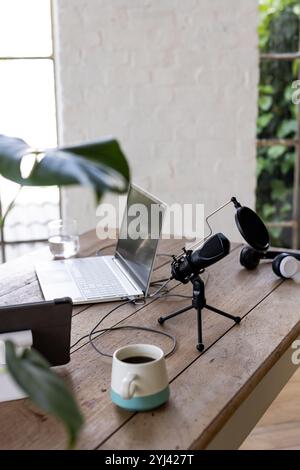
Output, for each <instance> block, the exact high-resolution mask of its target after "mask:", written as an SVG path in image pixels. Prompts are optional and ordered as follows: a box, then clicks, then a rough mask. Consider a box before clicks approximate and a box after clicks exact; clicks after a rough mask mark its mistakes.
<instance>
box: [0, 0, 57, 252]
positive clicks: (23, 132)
mask: <svg viewBox="0 0 300 470" xmlns="http://www.w3.org/2000/svg"><path fill="white" fill-rule="evenodd" d="M54 65H55V64H54V57H53V44H52V23H51V1H50V0H26V1H24V0H0V133H1V134H7V135H11V136H16V137H21V138H23V139H24V140H25V141H26V142H27V143H28V144H30V145H31V146H32V147H35V148H36V147H37V148H44V147H53V146H56V144H57V132H56V107H55V82H54ZM17 191H18V185H17V184H15V183H12V182H10V181H7V180H5V179H4V178H2V177H1V179H0V211H1V212H2V213H3V212H4V211H5V209H6V207H7V206H8V204H9V203H10V201H11V200H12V199H13V198H14V196H15V194H16V193H17ZM57 217H59V190H58V188H29V187H25V188H22V190H21V192H20V194H19V196H18V198H17V200H16V203H15V206H14V208H13V210H12V211H11V213H10V214H9V216H8V217H7V219H6V223H5V227H4V230H2V234H1V235H2V237H1V238H2V244H1V255H2V261H5V260H6V259H10V258H12V257H15V256H18V255H20V254H21V253H23V252H24V251H26V250H28V249H32V247H33V245H34V246H36V245H37V244H39V243H41V241H42V240H45V239H46V238H47V222H48V221H49V220H51V219H53V218H57ZM33 241H38V242H39V243H37V242H35V243H34V244H33Z"/></svg>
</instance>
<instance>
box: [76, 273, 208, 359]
mask: <svg viewBox="0 0 300 470" xmlns="http://www.w3.org/2000/svg"><path fill="white" fill-rule="evenodd" d="M208 279H209V273H207V278H206V280H205V285H206V284H207V282H208ZM166 280H167V281H168V282H169V279H166ZM157 282H158V281H157ZM168 282H167V283H168ZM167 283H166V284H167ZM166 284H163V285H162V286H161V287H160V288H159V289H158V291H156V293H154V294H152V295H153V296H154V295H155V296H157V298H158V299H160V298H164V297H180V298H184V299H190V298H191V296H190V295H184V294H170V292H169V290H166V291H165V292H162V293H160V294H159V291H160V290H161V289H162V288H163V287H165V286H166ZM149 297H151V296H149ZM129 303H133V304H134V305H141V304H145V303H146V299H141V301H138V300H135V299H128V300H126V301H125V302H122V303H121V304H118V305H117V306H116V307H114V308H113V309H112V310H110V311H109V312H107V313H106V314H105V315H104V317H103V318H101V320H100V321H99V322H98V323H97V324H96V325H95V326H94V328H93V329H92V330H91V332H90V333H89V334H86V335H84V336H82V337H81V338H79V339H78V340H77V341H76V342H75V343H74V344H72V345H71V349H73V348H74V347H75V346H77V345H78V344H79V343H81V341H83V340H84V339H86V338H88V339H89V342H90V344H91V346H92V347H93V348H94V349H95V350H96V351H97V352H98V354H101V355H103V356H107V357H112V355H111V354H107V353H104V352H103V351H100V349H99V348H97V346H95V344H94V342H93V335H95V334H97V333H105V332H106V331H114V330H121V329H136V330H141V331H147V332H151V333H156V334H160V335H162V336H167V337H168V338H170V339H172V341H173V347H172V349H171V350H170V351H169V352H168V353H167V354H165V357H168V356H170V355H171V354H173V352H174V351H175V349H176V345H177V340H176V337H175V336H173V335H171V334H169V333H166V332H164V331H160V330H154V329H153V328H148V327H141V326H134V325H124V326H112V327H110V328H101V329H99V330H98V329H97V328H98V327H99V326H100V325H101V323H102V322H103V321H104V320H105V319H106V318H107V317H108V316H109V315H111V314H112V313H113V312H115V311H116V310H118V309H119V308H121V307H123V306H124V305H127V304H129ZM99 336H100V335H99Z"/></svg>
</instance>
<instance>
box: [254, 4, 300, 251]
mask: <svg viewBox="0 0 300 470" xmlns="http://www.w3.org/2000/svg"><path fill="white" fill-rule="evenodd" d="M259 8H260V23H259V45H260V52H261V54H260V85H259V116H258V123H257V135H258V142H257V145H258V151H257V173H258V182H257V183H258V184H257V210H258V212H259V214H260V215H261V216H262V218H263V219H264V220H265V222H267V225H268V227H269V230H270V233H271V242H272V244H273V245H275V246H283V247H287V248H299V247H300V238H299V230H300V224H299V217H300V212H299V211H300V191H299V184H300V105H299V104H295V103H293V99H292V97H293V92H294V91H295V89H294V88H293V83H294V82H295V81H296V80H297V79H298V78H300V71H299V70H300V67H299V63H300V34H299V31H300V4H299V0H260V1H259Z"/></svg>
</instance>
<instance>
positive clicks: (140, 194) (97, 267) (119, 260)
mask: <svg viewBox="0 0 300 470" xmlns="http://www.w3.org/2000/svg"><path fill="white" fill-rule="evenodd" d="M165 208H166V205H165V204H164V203H163V202H162V201H160V200H158V199H157V198H155V197H154V196H152V195H150V194H149V193H147V192H146V191H144V190H142V189H141V188H139V187H138V186H136V185H130V188H129V191H128V196H127V204H126V209H125V212H124V216H123V220H122V224H121V228H120V233H119V238H118V242H117V246H116V250H115V254H114V255H113V256H93V257H88V258H71V259H66V260H48V261H40V262H37V263H35V270H36V274H37V277H38V280H39V283H40V287H41V290H42V292H43V295H44V298H45V300H53V299H56V298H59V297H70V298H71V299H72V301H73V303H74V304H85V303H94V302H95V303H97V302H109V301H114V300H123V299H128V298H132V299H139V298H143V297H146V296H147V294H148V289H149V285H150V278H151V274H152V270H153V265H154V260H155V256H156V250H157V245H158V241H159V238H160V236H161V230H162V221H163V215H164V212H165Z"/></svg>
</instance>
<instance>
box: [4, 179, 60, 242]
mask: <svg viewBox="0 0 300 470" xmlns="http://www.w3.org/2000/svg"><path fill="white" fill-rule="evenodd" d="M0 184H1V187H2V188H1V189H2V190H1V200H2V201H3V206H4V208H5V207H7V204H8V203H9V201H10V200H11V198H12V197H13V195H14V194H16V192H17V190H18V185H16V184H14V183H12V182H11V181H7V180H4V179H2V180H1V182H0ZM58 218H59V190H58V188H57V187H24V188H22V190H21V192H20V195H19V197H18V199H17V201H16V203H15V205H14V207H13V209H12V210H11V212H10V213H9V215H8V217H7V219H6V222H5V226H4V238H5V240H7V241H15V240H39V239H43V238H46V239H47V238H48V228H47V225H48V222H50V220H54V219H58Z"/></svg>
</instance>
